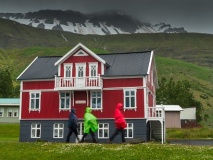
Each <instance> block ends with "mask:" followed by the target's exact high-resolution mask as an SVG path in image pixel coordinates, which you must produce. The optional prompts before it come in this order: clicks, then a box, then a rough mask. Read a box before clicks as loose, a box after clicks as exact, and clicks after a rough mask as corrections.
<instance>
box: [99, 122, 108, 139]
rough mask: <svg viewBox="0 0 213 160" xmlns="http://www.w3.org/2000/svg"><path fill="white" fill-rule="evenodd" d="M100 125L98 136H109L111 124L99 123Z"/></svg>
mask: <svg viewBox="0 0 213 160" xmlns="http://www.w3.org/2000/svg"><path fill="white" fill-rule="evenodd" d="M98 126H99V127H98V138H109V124H108V123H99V124H98Z"/></svg>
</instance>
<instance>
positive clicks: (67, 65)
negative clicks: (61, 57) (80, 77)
mask: <svg viewBox="0 0 213 160" xmlns="http://www.w3.org/2000/svg"><path fill="white" fill-rule="evenodd" d="M67 67H69V68H70V70H69V71H70V72H69V74H70V75H67ZM71 77H72V63H65V64H64V78H71Z"/></svg>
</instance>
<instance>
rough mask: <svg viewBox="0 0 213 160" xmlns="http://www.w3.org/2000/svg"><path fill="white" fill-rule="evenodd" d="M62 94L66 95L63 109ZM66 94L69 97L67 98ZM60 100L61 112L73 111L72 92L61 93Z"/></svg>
mask: <svg viewBox="0 0 213 160" xmlns="http://www.w3.org/2000/svg"><path fill="white" fill-rule="evenodd" d="M61 94H65V97H64V99H65V100H64V102H65V104H64V105H65V107H64V108H62V106H61V103H62V95H61ZM66 94H69V97H66ZM67 98H69V104H68V107H66V106H67V101H66V100H67ZM59 99H60V103H59V111H68V110H71V92H60V93H59Z"/></svg>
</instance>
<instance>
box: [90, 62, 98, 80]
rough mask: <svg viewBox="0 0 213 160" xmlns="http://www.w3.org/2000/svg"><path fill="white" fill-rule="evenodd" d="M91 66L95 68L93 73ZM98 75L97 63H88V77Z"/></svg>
mask: <svg viewBox="0 0 213 160" xmlns="http://www.w3.org/2000/svg"><path fill="white" fill-rule="evenodd" d="M93 68H95V74H94V73H93ZM97 76H98V63H94V62H93V63H89V77H90V78H93V77H94V78H96V77H97Z"/></svg>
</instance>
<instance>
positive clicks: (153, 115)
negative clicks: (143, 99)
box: [147, 107, 165, 121]
mask: <svg viewBox="0 0 213 160" xmlns="http://www.w3.org/2000/svg"><path fill="white" fill-rule="evenodd" d="M147 113H148V114H147V119H148V120H162V121H164V120H165V110H164V107H148V112H147Z"/></svg>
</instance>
